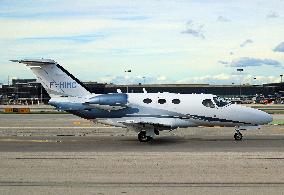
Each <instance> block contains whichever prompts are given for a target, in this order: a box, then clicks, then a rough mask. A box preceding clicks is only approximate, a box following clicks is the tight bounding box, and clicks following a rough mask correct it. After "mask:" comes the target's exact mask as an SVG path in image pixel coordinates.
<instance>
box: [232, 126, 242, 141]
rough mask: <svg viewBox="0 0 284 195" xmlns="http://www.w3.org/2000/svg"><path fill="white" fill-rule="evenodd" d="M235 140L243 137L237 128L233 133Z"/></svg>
mask: <svg viewBox="0 0 284 195" xmlns="http://www.w3.org/2000/svg"><path fill="white" fill-rule="evenodd" d="M234 138H235V140H237V141H240V140H242V139H243V135H242V134H241V132H240V130H239V129H236V133H235V135H234Z"/></svg>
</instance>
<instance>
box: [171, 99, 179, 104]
mask: <svg viewBox="0 0 284 195" xmlns="http://www.w3.org/2000/svg"><path fill="white" fill-rule="evenodd" d="M172 103H173V104H179V103H180V100H179V99H173V100H172Z"/></svg>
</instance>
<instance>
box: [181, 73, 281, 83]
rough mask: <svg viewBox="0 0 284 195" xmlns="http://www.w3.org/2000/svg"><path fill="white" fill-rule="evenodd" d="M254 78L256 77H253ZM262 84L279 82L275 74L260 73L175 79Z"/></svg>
mask: <svg viewBox="0 0 284 195" xmlns="http://www.w3.org/2000/svg"><path fill="white" fill-rule="evenodd" d="M254 78H256V79H254ZM240 82H241V83H242V84H263V83H275V82H279V78H278V77H276V76H262V75H251V74H247V75H238V74H217V75H206V76H200V77H188V78H184V79H181V80H178V81H176V83H183V84H184V83H188V84H190V83H193V84H199V83H203V84H232V83H234V84H239V83H240Z"/></svg>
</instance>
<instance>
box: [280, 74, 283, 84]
mask: <svg viewBox="0 0 284 195" xmlns="http://www.w3.org/2000/svg"><path fill="white" fill-rule="evenodd" d="M282 77H283V74H280V79H281V80H280V81H281V83H282Z"/></svg>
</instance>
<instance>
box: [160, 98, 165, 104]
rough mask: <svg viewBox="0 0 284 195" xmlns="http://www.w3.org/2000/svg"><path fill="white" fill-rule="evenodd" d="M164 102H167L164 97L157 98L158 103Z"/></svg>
mask: <svg viewBox="0 0 284 195" xmlns="http://www.w3.org/2000/svg"><path fill="white" fill-rule="evenodd" d="M166 102H167V101H166V100H165V99H159V100H158V103H159V104H164V103H166Z"/></svg>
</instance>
